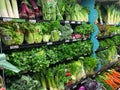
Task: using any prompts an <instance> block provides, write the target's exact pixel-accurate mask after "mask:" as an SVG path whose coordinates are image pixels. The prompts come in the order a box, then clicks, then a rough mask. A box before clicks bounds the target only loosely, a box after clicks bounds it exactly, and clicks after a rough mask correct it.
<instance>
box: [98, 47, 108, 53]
mask: <svg viewBox="0 0 120 90" xmlns="http://www.w3.org/2000/svg"><path fill="white" fill-rule="evenodd" d="M108 48H109V47H104V48H99V49H98V50H97V51H96V52H99V51H103V50H106V49H108Z"/></svg>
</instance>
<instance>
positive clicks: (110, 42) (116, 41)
mask: <svg viewBox="0 0 120 90" xmlns="http://www.w3.org/2000/svg"><path fill="white" fill-rule="evenodd" d="M99 44H100V48H105V47H110V46H114V45H120V36H113V37H112V38H110V39H109V38H108V39H104V40H100V43H99Z"/></svg>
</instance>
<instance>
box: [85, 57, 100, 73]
mask: <svg viewBox="0 0 120 90" xmlns="http://www.w3.org/2000/svg"><path fill="white" fill-rule="evenodd" d="M83 64H84V69H85V71H86V73H87V74H93V73H94V69H95V68H96V67H97V64H98V62H97V59H96V58H94V57H92V56H91V57H85V58H84V61H83Z"/></svg>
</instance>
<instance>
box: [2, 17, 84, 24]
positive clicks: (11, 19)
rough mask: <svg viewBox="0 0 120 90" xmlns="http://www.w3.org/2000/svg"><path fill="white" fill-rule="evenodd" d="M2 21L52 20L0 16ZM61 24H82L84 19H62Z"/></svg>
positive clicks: (33, 21) (34, 21)
mask: <svg viewBox="0 0 120 90" xmlns="http://www.w3.org/2000/svg"><path fill="white" fill-rule="evenodd" d="M0 21H3V22H7V21H15V22H31V23H36V22H50V21H51V20H40V19H22V18H10V17H0ZM60 23H61V24H82V21H74V20H60Z"/></svg>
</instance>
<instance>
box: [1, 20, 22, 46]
mask: <svg viewBox="0 0 120 90" xmlns="http://www.w3.org/2000/svg"><path fill="white" fill-rule="evenodd" d="M0 35H2V37H1V38H2V42H3V43H4V44H6V45H11V44H18V45H20V44H22V43H23V41H24V34H23V30H22V28H21V26H20V25H19V24H18V23H12V22H0Z"/></svg>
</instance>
